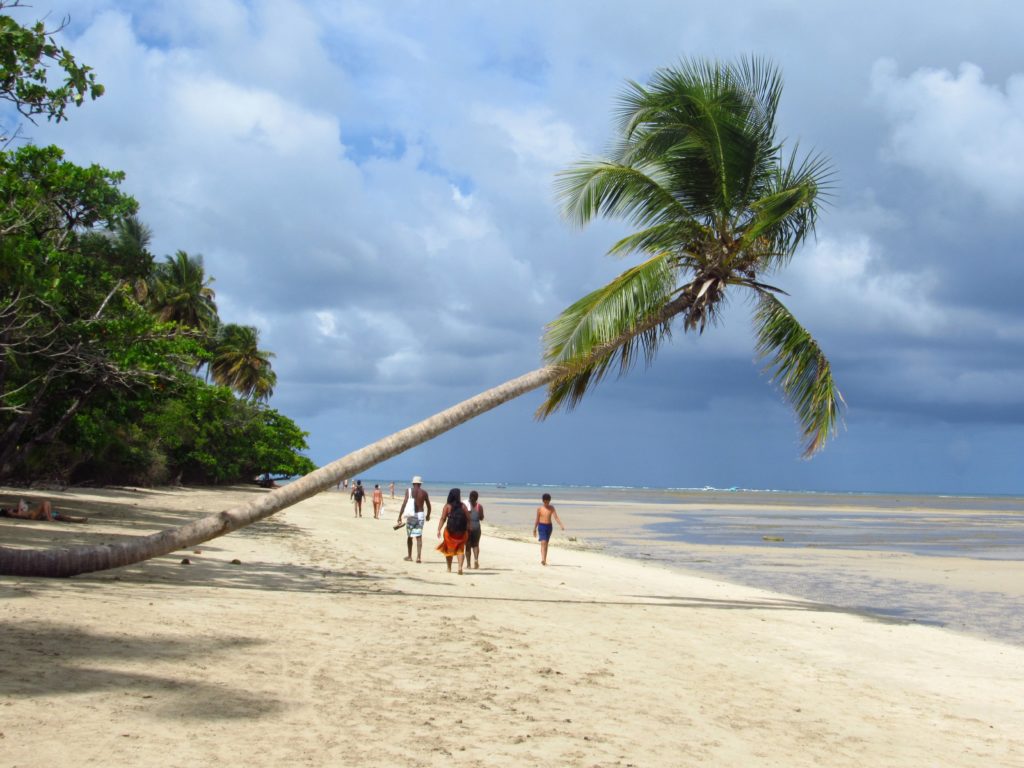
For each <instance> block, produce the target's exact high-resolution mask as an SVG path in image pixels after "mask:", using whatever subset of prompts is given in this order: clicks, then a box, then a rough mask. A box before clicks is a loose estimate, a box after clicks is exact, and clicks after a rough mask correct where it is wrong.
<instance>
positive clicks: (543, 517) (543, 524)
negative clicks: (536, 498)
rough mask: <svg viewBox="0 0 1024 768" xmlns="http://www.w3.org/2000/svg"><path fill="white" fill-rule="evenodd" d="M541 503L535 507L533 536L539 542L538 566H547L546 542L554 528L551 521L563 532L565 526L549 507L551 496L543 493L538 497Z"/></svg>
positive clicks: (552, 508) (551, 507)
mask: <svg viewBox="0 0 1024 768" xmlns="http://www.w3.org/2000/svg"><path fill="white" fill-rule="evenodd" d="M540 500H541V502H543V503H542V504H541V505H540V506H539V507H537V517H536V519H534V521H533V535H534V536H536V537H537V539H538V540H539V541H540V564H541V565H547V564H548V542H549V541H550V540H551V532H552V530H554V526H553V525H552V524H551V521H552V519H553V520H554V521H555V522H556V523H558V527H559V528H561V529H562V530H563V531H564V530H565V526H564V525H562V520H561V519H560V518H559V517H558V513H557V512H556V511H555V508H554V507H553V506H551V494H550V493H545V494H544V495H543V496H541V497H540Z"/></svg>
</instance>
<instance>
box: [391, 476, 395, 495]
mask: <svg viewBox="0 0 1024 768" xmlns="http://www.w3.org/2000/svg"><path fill="white" fill-rule="evenodd" d="M391 498H392V499H393V498H395V481H394V480H392V481H391Z"/></svg>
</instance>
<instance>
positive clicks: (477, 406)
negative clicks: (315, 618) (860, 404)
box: [0, 59, 843, 576]
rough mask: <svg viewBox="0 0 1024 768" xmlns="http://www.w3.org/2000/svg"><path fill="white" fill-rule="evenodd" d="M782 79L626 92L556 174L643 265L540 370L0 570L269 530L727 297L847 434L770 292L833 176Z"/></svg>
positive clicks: (760, 72) (796, 389) (598, 368)
mask: <svg viewBox="0 0 1024 768" xmlns="http://www.w3.org/2000/svg"><path fill="white" fill-rule="evenodd" d="M781 88H782V83H781V79H780V77H779V75H778V73H777V71H776V70H775V68H774V67H772V66H771V65H770V64H768V63H766V62H764V61H760V60H753V59H752V60H745V61H741V62H738V63H736V64H729V65H726V64H718V63H705V62H699V61H693V62H683V63H682V64H680V65H679V66H678V67H674V68H669V69H665V70H661V71H659V72H657V73H656V74H655V75H654V77H653V79H652V81H651V84H650V85H649V86H646V87H645V86H641V85H638V84H636V83H631V84H630V85H629V86H628V88H627V90H626V92H625V93H624V95H623V97H622V100H621V110H620V121H619V134H620V135H619V138H618V142H617V143H616V145H615V146H614V147H613V149H612V151H611V152H610V154H609V157H608V158H605V159H600V160H588V161H584V162H581V163H579V164H577V165H575V166H573V167H572V168H570V169H569V170H567V171H566V172H565V173H563V174H561V175H560V177H559V186H558V190H559V194H560V196H561V199H562V201H563V204H564V208H565V212H566V214H567V216H568V217H569V218H570V219H571V220H573V221H575V222H576V223H577V224H585V223H586V222H588V221H590V220H592V219H593V218H594V217H595V216H613V217H622V218H625V219H626V220H627V221H630V222H631V223H633V224H634V225H635V226H637V227H638V231H637V232H636V233H635V234H633V235H630V236H629V237H627V238H625V239H623V240H621V241H620V242H618V243H616V244H615V245H614V246H613V247H612V249H611V252H612V253H613V254H614V255H626V254H633V253H637V254H640V255H641V261H640V262H639V263H638V264H637V265H635V266H633V267H630V268H629V269H627V270H626V271H625V272H623V273H622V274H621V275H620V276H619V277H617V278H616V279H614V280H613V281H612V282H611V283H609V284H608V285H607V286H604V287H603V288H600V289H598V290H597V291H594V292H592V293H590V294H588V295H587V296H585V297H583V298H582V299H580V300H579V301H578V302H576V303H575V304H573V305H572V306H570V307H569V308H568V309H566V310H565V311H564V312H563V313H562V314H561V315H560V316H559V317H558V318H557V319H556V320H555V321H554V322H552V323H551V324H550V325H549V326H548V328H547V332H546V335H545V360H546V365H544V366H543V367H542V368H539V369H537V370H535V371H533V372H531V373H528V374H525V375H524V376H520V377H519V378H517V379H513V380H512V381H509V382H506V383H505V384H502V385H500V386H498V387H495V388H494V389H491V390H488V391H487V392H484V393H482V394H480V395H477V396H476V397H473V398H470V399H469V400H466V401H464V402H462V403H459V404H458V405H455V406H453V407H451V408H449V409H447V410H446V411H442V412H441V413H439V414H436V415H434V416H432V417H430V418H428V419H426V420H424V421H422V422H420V423H418V424H416V425H414V426H412V427H409V428H407V429H404V430H402V431H400V432H396V433H395V434H393V435H390V436H388V437H386V438H384V439H382V440H379V441H377V442H376V443H373V444H371V445H369V446H367V447H365V448H362V449H361V450H359V451H356V452H354V453H351V454H349V455H347V456H345V457H343V458H341V459H338V460H337V461H334V462H332V463H330V464H328V465H326V466H324V467H321V468H320V469H318V470H316V471H314V472H312V473H310V474H308V475H306V476H305V477H303V478H302V479H300V480H297V481H296V482H294V483H290V484H289V485H286V486H283V487H281V488H278V489H277V490H275V491H272V492H271V493H269V494H266V495H263V496H261V497H260V498H259V499H257V500H256V501H253V502H252V503H250V504H247V505H245V506H241V507H236V508H234V509H229V510H226V511H224V512H220V513H218V514H215V515H210V516H208V517H205V518H202V519H200V520H196V521H195V522H193V523H190V524H189V525H186V526H184V527H182V528H177V529H169V530H166V531H161V532H160V533H156V534H153V535H151V536H146V537H142V538H140V539H137V540H134V541H132V542H129V543H125V544H113V545H103V546H94V547H79V548H77V549H74V550H60V551H43V552H30V551H25V550H10V549H4V548H0V573H6V574H25V575H49V576H67V575H73V574H76V573H84V572H87V571H94V570H100V569H103V568H112V567H116V566H121V565H128V564H130V563H134V562H139V561H141V560H144V559H148V558H150V557H155V556H158V555H163V554H167V553H168V552H172V551H174V550H176V549H182V548H185V547H190V546H194V545H196V544H198V543H200V542H203V541H206V540H208V539H211V538H214V537H215V536H220V535H223V534H225V533H229V532H231V531H233V530H237V529H238V528H241V527H243V526H245V525H249V524H250V523H253V522H256V521H257V520H261V519H263V518H265V517H267V516H269V515H272V514H274V513H275V512H278V511H280V510H282V509H285V508H286V507H289V506H291V505H292V504H295V503H297V502H299V501H301V500H303V499H305V498H308V497H310V496H313V495H314V494H316V493H319V492H320V491H322V490H324V489H326V488H329V487H331V486H332V485H334V484H336V483H337V482H338V481H339V480H340V479H341V478H342V477H352V476H355V475H358V474H360V473H362V472H364V471H365V470H367V469H369V468H370V467H372V466H374V465H376V464H379V463H380V462H382V461H384V460H386V459H388V458H391V457H392V456H396V455H398V454H400V453H402V452H404V451H407V450H409V449H410V448H413V447H415V446H417V445H420V444H421V443H424V442H426V441H428V440H430V439H432V438H434V437H436V436H438V435H440V434H442V433H444V432H446V431H448V430H450V429H452V428H454V427H456V426H458V425H459V424H461V423H463V422H465V421H468V420H469V419H472V418H474V417H476V416H479V415H480V414H482V413H485V412H487V411H489V410H491V409H492V408H495V407H497V406H498V405H501V404H502V403H505V402H508V401H509V400H512V399H514V398H516V397H519V396H520V395H522V394H525V393H527V392H530V391H533V390H535V389H538V388H540V387H542V386H547V387H548V396H547V398H546V399H545V401H544V403H543V405H542V406H541V408H540V409H539V411H538V415H539V416H540V417H544V416H546V415H548V414H550V413H552V412H553V411H555V410H557V409H559V408H562V407H566V408H571V407H572V406H574V405H576V404H577V403H578V402H579V400H580V399H581V398H582V397H583V396H584V395H585V394H586V393H587V392H588V391H590V389H591V388H592V386H593V385H594V384H595V383H596V382H598V381H600V380H601V379H602V378H603V377H604V376H605V375H607V373H608V372H609V371H611V370H613V369H614V368H615V367H618V369H619V371H620V372H624V371H626V370H628V369H629V367H630V366H631V364H632V363H633V362H634V361H635V360H636V358H637V355H638V353H639V354H642V355H644V356H646V358H647V360H648V361H650V360H651V359H652V357H653V355H654V353H655V352H656V351H657V349H658V346H659V344H660V343H662V342H663V341H664V340H666V339H667V338H668V336H669V334H670V332H671V330H672V325H673V323H676V324H677V325H678V327H679V328H680V329H681V330H682V331H684V332H686V331H697V332H700V331H702V330H703V329H704V328H705V327H706V326H707V324H708V323H712V322H715V321H716V320H717V319H718V317H719V313H720V309H721V307H722V306H723V302H724V301H725V300H726V298H727V296H728V295H729V293H730V292H732V291H744V292H746V293H747V294H749V295H751V296H752V297H753V298H754V300H755V302H756V308H755V312H754V322H755V329H756V337H757V341H756V347H757V349H758V351H759V353H760V354H761V356H762V357H764V358H766V360H767V368H768V370H769V371H770V373H771V378H772V380H773V381H774V382H775V383H776V384H777V385H778V386H779V387H780V389H781V390H782V392H783V394H784V396H785V397H786V398H787V399H788V400H789V401H790V403H791V404H792V406H793V408H794V410H795V412H796V414H797V417H798V420H799V422H800V425H801V429H802V431H803V434H804V436H805V438H806V440H807V444H806V448H805V454H806V455H808V456H809V455H811V454H813V453H814V452H816V451H818V450H820V449H821V448H822V447H823V445H824V441H825V439H826V438H827V437H828V436H829V435H831V434H833V433H834V432H835V431H836V429H837V427H838V423H839V417H840V411H841V408H842V404H843V401H842V397H841V396H840V394H839V391H838V389H837V388H836V386H835V384H834V382H833V380H832V374H831V369H830V366H829V363H828V361H827V360H826V359H825V356H824V355H823V354H822V352H821V350H820V349H819V347H818V344H817V343H816V342H815V341H814V339H813V338H812V337H811V335H810V334H809V333H808V332H807V331H806V330H805V329H804V328H803V327H802V326H800V325H799V324H798V323H797V322H796V320H795V319H794V318H793V316H792V315H791V314H790V312H789V311H788V310H787V309H786V308H785V306H784V305H783V304H782V302H781V301H780V299H779V296H780V294H781V293H782V292H781V291H780V290H779V289H778V288H774V287H772V286H771V285H769V284H768V283H765V282H763V279H764V277H765V276H766V275H769V274H771V273H772V272H773V271H775V270H777V269H778V268H780V267H782V266H784V265H785V264H786V263H787V262H788V261H789V259H791V258H792V257H793V255H794V254H795V253H796V251H797V249H798V248H799V246H800V244H801V243H802V242H804V241H805V240H806V239H807V237H809V236H810V235H811V234H812V233H813V231H814V226H815V222H816V220H817V216H818V212H819V205H820V198H821V196H822V194H823V191H825V190H826V189H827V183H828V179H829V170H828V166H827V164H826V163H825V162H824V160H822V159H820V158H817V157H810V158H806V159H802V160H800V159H797V158H796V157H795V156H794V155H790V156H788V157H785V156H784V155H783V151H782V145H781V143H780V142H778V141H777V140H776V138H775V125H774V120H775V112H776V108H777V106H778V101H779V96H780V94H781Z"/></svg>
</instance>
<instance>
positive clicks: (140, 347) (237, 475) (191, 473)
mask: <svg viewBox="0 0 1024 768" xmlns="http://www.w3.org/2000/svg"><path fill="white" fill-rule="evenodd" d="M16 7H18V4H17V3H5V2H3V0H0V11H3V10H4V9H7V10H8V11H9V10H11V9H13V8H16ZM53 69H59V70H60V71H62V72H63V73H64V76H65V80H64V81H63V82H62V83H60V84H59V85H56V86H51V85H50V83H49V82H48V79H47V75H48V72H50V71H51V70H53ZM100 94H102V86H100V85H99V84H97V83H95V81H94V79H93V76H92V74H91V72H90V70H89V68H88V67H83V66H80V65H78V64H77V63H76V62H75V60H74V58H73V57H72V56H71V54H70V53H69V52H68V51H66V50H65V49H62V48H60V47H59V46H57V45H56V43H55V42H54V41H53V36H52V33H50V32H47V31H46V30H45V29H44V28H43V27H42V25H41V24H36V25H34V26H32V27H22V26H20V25H19V24H17V23H16V22H15V21H14V19H13V18H12V17H11V16H10V15H9V14H4V15H0V102H6V103H7V105H8V108H7V112H8V113H9V112H11V111H12V110H17V112H18V113H20V114H21V115H23V116H25V117H27V118H28V119H30V120H31V119H33V118H34V117H37V116H38V117H44V118H46V119H49V120H54V121H60V120H63V119H64V118H65V110H66V109H67V107H68V106H69V105H72V104H80V103H81V102H82V100H83V97H84V96H85V95H89V96H91V97H92V98H95V97H96V96H98V95H100ZM0 117H2V114H0ZM18 132H19V131H18V130H14V131H10V130H5V129H4V127H0V146H2V149H0V482H3V483H11V482H19V483H30V482H39V481H48V482H59V483H87V482H92V483H139V484H145V483H162V482H168V481H181V482H195V483H226V482H237V481H240V480H251V479H253V478H255V477H256V476H257V475H258V474H262V473H269V474H271V475H278V476H286V475H294V474H304V473H306V472H308V471H311V470H312V469H313V468H314V465H313V464H312V462H311V461H310V460H309V459H308V458H306V457H304V456H302V455H301V454H300V453H299V451H301V450H303V449H305V448H306V447H307V445H306V441H305V437H306V433H304V432H302V431H301V430H300V429H299V428H298V427H297V426H296V425H295V423H294V422H292V421H291V420H290V419H288V418H287V417H285V416H283V415H282V414H280V413H278V412H277V411H275V410H273V409H272V408H269V407H268V406H267V405H266V401H267V400H268V399H269V398H270V396H271V394H272V392H273V389H274V385H275V383H276V376H275V374H274V372H273V369H272V367H271V364H270V358H271V357H272V354H271V353H269V352H267V351H265V350H262V349H259V346H258V345H259V332H258V330H257V329H255V328H252V327H249V326H239V325H234V324H230V323H227V324H225V323H222V322H221V320H220V318H219V316H218V314H217V306H216V303H215V294H214V292H213V290H212V288H211V287H210V286H211V284H212V282H213V279H212V278H210V277H208V276H207V275H206V274H205V271H204V268H203V262H202V258H201V257H200V256H192V255H189V254H187V253H185V252H183V251H179V252H177V253H176V254H175V255H173V256H168V257H166V258H165V259H164V260H163V261H158V260H157V259H156V258H155V257H154V256H153V254H152V253H151V252H150V251H149V250H148V246H149V241H150V232H149V230H148V229H147V227H146V226H145V225H144V224H142V222H141V221H140V220H139V219H138V217H137V215H136V214H137V212H138V204H137V202H136V201H135V200H134V199H133V198H131V197H130V196H128V195H126V194H125V193H124V192H122V191H121V189H120V184H121V182H122V181H123V178H124V176H123V174H121V173H119V172H115V171H110V170H107V169H105V168H101V167H99V166H96V165H92V166H89V167H88V168H85V167H81V166H78V165H75V164H73V163H71V162H69V161H67V160H66V159H65V158H64V154H63V152H62V151H61V150H60V149H59V148H58V147H54V146H50V147H36V146H33V145H22V146H18V147H13V145H14V143H15V142H14V141H13V140H12V138H16V137H17V134H18ZM211 381H212V383H210V382H211Z"/></svg>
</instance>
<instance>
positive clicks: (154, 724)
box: [0, 489, 1024, 768]
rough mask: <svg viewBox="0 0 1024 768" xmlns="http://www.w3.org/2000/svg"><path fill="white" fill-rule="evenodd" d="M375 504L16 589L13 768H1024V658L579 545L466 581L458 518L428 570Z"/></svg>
mask: <svg viewBox="0 0 1024 768" xmlns="http://www.w3.org/2000/svg"><path fill="white" fill-rule="evenodd" d="M258 492H259V491H249V490H239V489H231V490H226V491H206V490H173V491H170V490H166V489H165V490H158V491H146V492H134V491H130V490H104V491H75V492H73V493H67V494H53V495H52V497H53V498H55V500H56V501H57V503H58V506H60V507H61V508H62V509H65V510H67V511H70V512H72V513H85V514H90V515H92V516H93V519H92V520H91V521H90V523H89V524H88V525H86V526H73V525H64V524H54V523H33V522H26V521H16V520H6V519H0V541H2V542H3V543H4V544H5V545H14V546H28V545H38V544H45V543H46V542H49V541H60V542H72V541H87V540H88V541H101V540H111V539H113V538H115V537H116V536H118V535H120V534H123V533H126V532H130V533H133V534H134V533H142V532H148V531H151V530H157V529H159V528H161V527H165V526H167V525H170V524H176V523H177V522H180V521H182V520H185V519H188V518H189V517H191V516H192V515H194V514H197V513H200V512H210V511H216V510H219V509H223V508H226V507H228V506H231V505H233V504H235V503H236V502H237V500H238V498H239V497H240V496H244V495H245V494H248V493H258ZM12 493H13V492H11V493H0V499H4V500H10V498H11V495H12ZM438 501H440V500H438ZM370 508H371V507H370V505H369V503H366V505H365V509H366V510H367V511H366V512H364V514H367V516H365V517H363V518H362V519H354V518H353V517H352V513H351V506H350V504H349V502H348V499H347V497H345V496H343V495H341V494H338V493H325V494H321V495H320V496H318V497H316V498H314V499H311V500H309V501H306V502H303V503H302V504H300V505H298V506H296V507H294V508H292V509H290V510H287V511H286V512H284V513H281V514H279V515H277V516H276V517H274V518H272V519H271V520H268V521H265V522H263V523H260V524H258V525H256V526H253V527H251V528H248V529H245V530H243V531H239V532H237V533H234V534H231V535H229V536H226V537H224V538H221V539H216V540H214V541H212V542H210V543H209V544H208V545H204V546H203V547H202V548H201V550H202V551H201V553H199V554H196V553H193V552H188V553H179V554H177V555H174V556H167V557H163V558H159V559H156V560H153V561H150V562H148V563H145V564H141V565H138V566H133V567H130V568H125V569H120V570H118V571H111V572H106V573H100V574H93V575H87V576H81V577H77V578H74V579H70V580H46V579H28V578H8V577H3V578H0V637H2V638H3V646H4V652H3V654H2V655H0V765H5V766H8V765H9V766H54V765H68V764H75V765H82V766H88V765H103V766H108V765H133V766H150V765H152V766H179V765H180V766H185V765H196V764H228V765H244V766H264V765H266V766H280V765H317V766H318V765H330V766H334V765H346V766H432V765H447V764H450V763H455V762H457V763H460V764H463V765H469V766H492V765H508V766H540V765H568V766H628V765H634V766H666V767H667V766H688V765H715V766H751V765H759V766H812V765H813V766H820V765H827V766H986V768H987V767H990V766H1024V648H1022V647H1020V646H1015V645H1008V644H1003V643H999V642H995V641H990V640H984V639H979V638H975V637H970V636H966V635H961V634H957V633H955V632H950V631H946V630H942V629H936V628H931V627H924V626H916V625H910V624H903V623H895V622H886V621H881V620H877V619H872V618H869V617H864V616H859V615H854V614H851V613H846V612H841V611H837V610H835V609H829V608H827V607H825V606H822V605H819V604H815V603H810V602H807V601H801V600H796V599H792V598H787V597H785V596H781V595H776V594H772V593H769V592H764V591H759V590H754V589H750V588H745V587H739V586H734V585H730V584H726V583H721V582H716V581H714V580H709V579H704V578H698V577H694V576H691V575H686V574H682V573H678V572H672V571H668V570H665V569H662V568H659V567H655V566H651V565H647V564H644V563H639V562H634V561H627V560H620V559H616V558H612V557H609V556H606V555H604V554H601V553H596V552H590V551H586V550H583V549H578V548H575V549H572V548H569V547H568V546H567V545H566V541H565V539H564V538H561V539H560V538H558V537H557V536H556V539H555V541H554V543H553V544H552V552H551V556H550V561H551V565H550V566H549V567H547V568H542V567H541V566H540V565H539V562H538V560H539V557H538V547H537V545H536V544H535V543H532V542H526V541H519V540H516V539H515V537H514V536H513V537H511V538H510V537H508V534H506V537H504V538H502V537H497V536H494V535H490V536H488V535H487V533H486V531H485V535H484V540H483V544H482V555H483V557H482V561H483V568H481V569H480V570H479V571H473V572H471V573H469V574H467V575H466V576H462V577H460V576H457V575H454V574H448V573H446V571H445V567H444V560H443V558H441V557H440V555H438V554H437V553H435V552H434V551H433V546H434V544H435V543H436V539H435V538H434V533H435V531H436V520H437V519H438V518H437V517H435V518H434V519H433V520H432V521H431V522H430V523H428V526H427V538H426V540H425V549H426V552H425V553H424V554H425V557H424V560H425V562H424V563H422V564H416V563H407V562H404V561H403V560H402V556H403V555H404V546H405V545H404V539H405V536H404V532H396V531H392V529H391V521H392V520H393V517H394V515H395V513H396V509H397V508H396V502H394V501H391V500H388V502H387V505H386V510H385V514H386V518H387V520H381V521H375V520H373V519H372V517H370V516H369V515H368V510H369V509H370ZM184 556H187V557H189V558H190V559H191V561H192V564H191V565H181V564H179V561H180V560H181V558H182V557H184ZM234 558H238V559H240V560H241V561H242V564H241V565H232V564H231V563H230V561H231V560H232V559H234ZM866 567H867V566H866Z"/></svg>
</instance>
